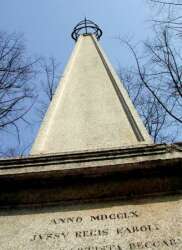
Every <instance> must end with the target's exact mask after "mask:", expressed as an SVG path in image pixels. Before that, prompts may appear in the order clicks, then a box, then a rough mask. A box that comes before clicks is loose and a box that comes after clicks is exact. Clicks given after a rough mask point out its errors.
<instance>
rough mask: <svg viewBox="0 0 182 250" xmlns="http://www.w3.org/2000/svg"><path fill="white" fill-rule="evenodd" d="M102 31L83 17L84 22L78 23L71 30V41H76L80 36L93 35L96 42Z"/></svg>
mask: <svg viewBox="0 0 182 250" xmlns="http://www.w3.org/2000/svg"><path fill="white" fill-rule="evenodd" d="M102 33H103V32H102V30H101V28H100V27H99V26H98V25H97V24H96V23H94V22H93V21H91V20H89V19H87V18H86V17H85V19H84V20H82V21H80V22H79V23H78V24H77V25H76V26H75V27H74V29H73V32H72V33H71V37H72V38H73V40H75V41H77V40H78V37H79V36H80V35H91V34H93V35H95V37H96V38H97V40H99V39H100V38H101V36H102Z"/></svg>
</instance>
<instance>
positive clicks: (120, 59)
mask: <svg viewBox="0 0 182 250" xmlns="http://www.w3.org/2000/svg"><path fill="white" fill-rule="evenodd" d="M0 6H1V15H0V31H6V32H8V33H12V32H17V33H21V34H24V37H25V40H26V45H27V49H28V52H29V53H30V55H35V56H45V57H51V56H53V57H55V58H56V59H57V61H59V62H60V63H61V65H62V67H64V66H65V63H66V62H67V60H68V58H69V55H70V53H71V51H72V49H73V46H74V41H73V40H72V39H71V37H70V34H71V32H72V29H73V27H74V26H75V25H76V24H77V23H78V22H79V21H81V20H82V19H84V17H85V16H86V17H87V18H88V19H91V20H93V21H94V22H96V23H97V24H98V25H99V26H100V27H101V28H102V30H103V36H102V39H101V45H102V47H103V48H104V50H105V52H106V54H107V55H108V57H109V59H110V60H111V62H112V63H113V65H114V67H115V68H117V67H118V65H119V64H120V65H122V66H123V67H124V66H129V65H130V64H132V59H131V57H130V55H129V52H128V51H127V49H126V48H125V47H124V46H122V45H120V43H119V42H118V40H117V39H116V38H117V37H118V36H121V37H127V38H128V37H129V38H132V39H133V40H134V41H135V42H140V41H142V40H145V39H146V38H147V37H149V36H150V33H151V31H150V22H149V21H148V20H149V19H150V17H151V14H152V13H151V9H150V8H149V6H148V5H147V0H127V1H124V0H123V1H121V0H113V1H108V0H97V1H96V0H90V1H89V0H66V1H65V0H29V1H28V0H0ZM35 133H36V129H32V131H31V132H30V130H29V129H27V132H26V133H22V134H23V144H26V140H27V139H26V138H27V134H29V135H30V137H29V139H28V140H30V141H31V140H33V137H34V136H35ZM5 141H6V137H5V138H3V143H6V142H5ZM12 142H13V139H12ZM9 143H11V141H10V142H9Z"/></svg>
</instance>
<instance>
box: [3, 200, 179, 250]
mask: <svg viewBox="0 0 182 250" xmlns="http://www.w3.org/2000/svg"><path fill="white" fill-rule="evenodd" d="M2 215H3V216H1V217H0V225H1V227H0V246H1V249H5V250H21V249H26V250H27V249H31V250H33V249H40V250H43V249H44V250H48V249H55V250H138V249H159V250H162V249H178V250H180V249H182V232H181V231H182V230H181V229H182V224H181V223H182V220H181V219H182V218H181V215H182V207H181V202H180V199H179V197H178V196H175V197H165V198H163V199H161V198H160V199H152V200H151V199H148V200H147V199H145V200H140V201H131V202H129V203H128V204H126V203H125V204H124V203H121V202H107V203H104V204H103V203H102V204H92V205H91V204H85V205H83V204H82V205H75V206H73V205H72V206H66V207H63V206H56V207H54V208H46V209H36V210H29V209H26V210H16V211H11V212H6V214H5V212H2Z"/></svg>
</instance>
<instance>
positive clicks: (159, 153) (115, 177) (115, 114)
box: [0, 19, 182, 250]
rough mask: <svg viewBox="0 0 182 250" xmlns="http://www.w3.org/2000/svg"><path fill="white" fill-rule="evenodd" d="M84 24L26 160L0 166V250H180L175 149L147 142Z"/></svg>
mask: <svg viewBox="0 0 182 250" xmlns="http://www.w3.org/2000/svg"><path fill="white" fill-rule="evenodd" d="M101 35H102V30H101V29H100V28H99V27H98V25H96V24H95V23H93V22H92V21H90V20H86V19H85V20H83V21H81V22H80V23H79V24H78V25H77V26H76V27H75V28H74V30H73V32H72V38H73V39H74V40H75V41H76V45H75V48H74V50H73V53H72V56H71V58H70V60H69V62H68V65H67V67H66V70H65V72H64V75H63V77H62V79H61V82H60V83H59V85H58V88H57V90H56V93H55V95H54V97H53V100H52V102H51V104H50V107H49V109H48V111H47V114H46V116H45V118H44V121H43V123H42V126H41V128H40V130H39V133H38V136H37V138H36V139H35V142H34V145H33V147H32V150H31V154H30V156H29V157H23V158H12V159H1V160H0V225H1V227H0V249H3V250H22V249H23V250H24V249H25V250H35V249H38V250H49V249H50V250H139V249H144V250H145V249H151V250H153V249H154V250H155V249H156V250H157V249H158V250H169V249H176V250H181V249H182V230H181V229H182V203H181V190H182V181H181V180H182V178H181V173H182V171H181V169H182V143H176V144H172V145H166V144H154V143H153V142H152V139H151V138H150V136H149V135H148V133H147V131H146V129H145V127H144V125H143V123H142V121H141V119H140V117H139V116H138V114H137V112H136V110H135V108H134V106H133V104H132V103H131V100H130V98H129V96H128V94H127V92H126V90H125V89H124V87H123V85H122V83H121V82H120V80H119V78H118V76H117V74H116V73H115V71H114V69H113V68H112V65H111V64H110V63H109V61H108V59H107V57H106V55H105V54H104V52H103V50H102V48H101V47H100V45H99V42H98V40H99V39H100V37H101Z"/></svg>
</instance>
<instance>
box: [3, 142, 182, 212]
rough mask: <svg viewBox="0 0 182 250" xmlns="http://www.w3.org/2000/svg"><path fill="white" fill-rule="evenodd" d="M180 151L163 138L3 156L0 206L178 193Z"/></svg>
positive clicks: (180, 185)
mask: <svg viewBox="0 0 182 250" xmlns="http://www.w3.org/2000/svg"><path fill="white" fill-rule="evenodd" d="M181 152H182V151H181V145H180V144H178V145H177V144H176V145H165V144H161V145H143V146H138V147H128V148H118V149H108V150H97V151H87V152H77V153H76V152H75V153H72V154H57V155H56V154H55V155H43V156H34V157H28V158H22V159H7V160H1V161H0V206H11V207H12V206H21V204H39V203H41V204H44V203H46V204H47V203H53V202H57V201H59V202H62V203H64V202H69V201H72V202H73V201H78V200H79V201H80V200H94V199H101V198H102V199H110V198H117V197H119V198H120V199H121V198H122V199H126V198H127V199H128V198H131V197H144V196H146V195H147V196H148V195H151V194H152V195H154V194H156V195H161V194H171V193H179V192H180V190H182V181H181V173H182V153H181Z"/></svg>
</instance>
